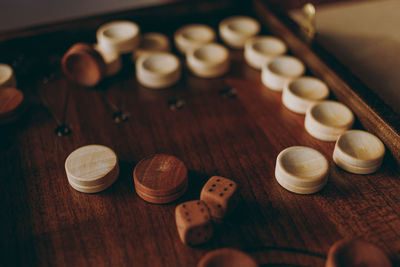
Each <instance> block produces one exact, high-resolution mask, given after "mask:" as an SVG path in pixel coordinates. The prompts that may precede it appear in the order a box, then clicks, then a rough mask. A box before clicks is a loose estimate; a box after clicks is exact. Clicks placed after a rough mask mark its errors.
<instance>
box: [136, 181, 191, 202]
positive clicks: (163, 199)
mask: <svg viewBox="0 0 400 267" xmlns="http://www.w3.org/2000/svg"><path fill="white" fill-rule="evenodd" d="M187 187H188V183H187V182H186V183H185V184H184V187H183V188H182V190H180V191H179V192H177V193H174V194H172V195H168V196H164V197H158V196H151V195H147V194H146V193H143V192H141V191H140V190H138V188H137V186H136V193H137V194H138V196H140V197H141V198H142V199H143V200H144V201H147V202H149V203H153V204H166V203H170V202H173V201H175V200H177V199H178V198H180V197H181V196H183V194H184V193H185V192H186V189H187Z"/></svg>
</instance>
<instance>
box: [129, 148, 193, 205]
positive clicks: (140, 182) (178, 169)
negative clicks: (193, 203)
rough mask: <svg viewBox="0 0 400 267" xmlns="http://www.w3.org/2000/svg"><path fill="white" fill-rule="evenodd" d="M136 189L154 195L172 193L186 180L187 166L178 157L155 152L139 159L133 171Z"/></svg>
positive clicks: (178, 189) (180, 187)
mask: <svg viewBox="0 0 400 267" xmlns="http://www.w3.org/2000/svg"><path fill="white" fill-rule="evenodd" d="M133 178H134V180H135V186H136V190H139V191H140V192H142V193H145V194H147V195H150V196H154V197H165V196H169V195H173V194H174V193H177V192H178V191H180V190H181V189H182V185H184V184H185V183H186V182H187V168H186V166H185V164H184V163H183V162H182V161H180V160H179V159H178V158H176V157H174V156H170V155H165V154H155V155H152V156H150V157H147V158H145V159H143V160H141V161H140V162H139V163H138V164H137V165H136V167H135V169H134V171H133Z"/></svg>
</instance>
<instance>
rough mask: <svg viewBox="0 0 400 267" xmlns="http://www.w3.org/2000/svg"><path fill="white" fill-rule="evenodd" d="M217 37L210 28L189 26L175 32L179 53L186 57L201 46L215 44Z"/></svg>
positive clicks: (201, 25)
mask: <svg viewBox="0 0 400 267" xmlns="http://www.w3.org/2000/svg"><path fill="white" fill-rule="evenodd" d="M216 37H217V35H216V33H215V31H214V29H213V28H211V27H210V26H207V25H204V24H188V25H185V26H183V27H181V28H179V29H178V30H177V31H176V32H175V34H174V42H175V46H176V48H177V49H178V51H179V52H181V53H182V54H184V55H185V54H186V53H187V52H189V51H191V50H193V49H195V48H197V47H199V46H202V45H205V44H208V43H211V42H214V41H215V40H216Z"/></svg>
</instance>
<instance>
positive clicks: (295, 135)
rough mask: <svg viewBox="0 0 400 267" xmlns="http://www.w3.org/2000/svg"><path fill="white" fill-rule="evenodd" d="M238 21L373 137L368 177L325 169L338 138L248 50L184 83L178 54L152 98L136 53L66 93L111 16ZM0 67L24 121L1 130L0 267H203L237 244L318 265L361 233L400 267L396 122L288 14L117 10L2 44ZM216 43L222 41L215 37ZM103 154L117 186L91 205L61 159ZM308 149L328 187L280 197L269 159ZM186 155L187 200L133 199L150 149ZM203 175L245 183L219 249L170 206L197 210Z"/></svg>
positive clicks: (163, 24)
mask: <svg viewBox="0 0 400 267" xmlns="http://www.w3.org/2000/svg"><path fill="white" fill-rule="evenodd" d="M232 15H246V16H250V17H253V18H254V19H256V20H257V21H258V22H260V24H261V26H262V27H261V34H263V35H275V36H277V37H279V38H281V39H282V40H283V41H284V42H285V43H286V45H287V46H288V54H289V55H293V56H296V57H298V58H299V59H301V60H302V61H303V62H304V64H305V65H306V75H309V76H315V77H317V78H319V79H321V80H323V81H325V82H326V84H327V85H328V87H329V89H330V90H331V93H330V96H329V98H330V99H332V100H338V101H341V102H343V103H344V104H346V105H347V106H348V107H349V108H350V109H351V110H352V111H353V113H354V115H355V118H356V119H355V122H354V126H353V128H354V129H365V130H367V131H369V132H371V133H373V134H374V135H376V136H378V137H379V138H380V139H381V140H382V141H383V143H384V144H385V147H386V154H385V158H384V160H383V164H382V166H381V167H380V168H379V169H378V171H376V172H374V173H372V174H366V175H357V174H352V173H349V172H346V171H344V170H343V169H341V168H339V167H337V166H336V164H335V163H334V162H333V160H332V154H333V151H334V147H335V142H325V141H320V140H318V139H315V138H314V137H312V136H311V135H310V134H308V133H307V131H306V130H305V128H304V115H299V114H296V113H293V112H291V111H290V110H288V109H287V108H286V107H285V106H284V105H283V104H282V100H281V97H282V93H281V92H276V91H273V90H269V89H268V88H266V87H265V86H264V85H263V83H262V81H261V77H260V71H259V70H256V69H254V68H252V67H250V66H249V65H248V64H246V62H245V60H244V57H243V50H240V49H230V54H231V67H230V70H229V72H228V73H227V74H226V75H224V76H221V77H217V78H211V79H205V78H200V77H197V76H195V75H193V74H192V72H191V71H189V70H188V68H187V66H186V65H185V59H184V56H182V55H181V54H179V52H178V51H177V50H176V48H173V50H172V52H173V53H174V54H176V55H177V56H178V57H179V59H180V61H181V62H182V64H183V68H182V76H181V78H180V80H179V81H178V83H177V84H176V85H173V86H172V87H169V88H167V89H163V90H151V89H149V88H146V87H145V86H142V85H141V84H140V83H138V81H137V79H136V76H135V68H134V65H133V63H132V61H131V58H130V56H129V57H126V56H125V57H124V58H123V69H122V71H121V72H120V73H119V74H117V75H116V76H114V77H109V78H106V79H104V80H103V81H102V82H101V83H99V84H98V85H97V86H95V87H94V88H86V87H82V86H79V85H76V84H73V83H71V82H70V81H69V80H68V79H66V78H65V77H64V75H63V73H62V71H61V67H60V64H61V63H60V62H61V58H62V56H63V54H64V53H65V52H66V51H67V50H68V48H69V47H70V46H71V45H72V44H74V43H77V42H88V43H95V42H96V30H97V28H98V27H99V26H100V25H102V24H104V23H106V22H109V21H113V20H130V21H134V22H136V23H137V24H138V25H139V26H140V29H141V31H142V32H143V33H146V32H162V33H164V34H166V35H167V36H168V37H169V38H170V40H171V42H172V41H173V34H174V32H175V31H176V30H177V29H178V28H179V27H181V26H183V25H186V24H189V23H201V24H206V25H208V26H211V27H212V28H213V29H216V30H217V29H218V24H219V23H220V21H221V20H223V19H224V18H226V17H229V16H232ZM0 40H2V41H1V43H0V62H4V63H7V64H9V65H11V66H13V68H14V70H15V73H16V77H17V87H18V88H19V89H20V90H21V91H22V92H23V93H24V102H25V106H26V110H25V112H24V113H23V115H22V116H21V117H20V118H19V119H18V120H16V121H15V122H13V123H9V124H6V125H2V126H1V132H0V135H1V138H0V148H1V153H0V173H1V178H0V182H1V186H0V203H1V209H2V212H1V217H2V218H1V231H0V232H1V241H0V244H1V255H2V256H1V260H0V262H2V265H4V266H14V265H22V266H36V265H50V266H55V265H57V266H99V265H100V266H103V265H111V266H132V265H133V266H196V265H197V263H198V262H199V261H200V259H201V258H202V256H203V255H205V254H206V253H207V252H209V251H212V250H214V249H218V248H225V247H231V248H236V249H240V250H242V251H244V252H247V253H248V254H249V255H251V256H252V257H253V258H254V259H255V260H256V261H257V262H258V264H260V265H262V266H324V264H325V259H326V255H327V252H328V250H329V248H330V247H331V245H332V244H333V243H334V242H336V241H338V240H340V239H343V238H360V239H363V240H366V241H369V242H371V243H374V244H376V245H377V246H379V247H380V248H381V249H382V250H383V251H385V252H386V253H387V254H388V255H389V257H390V258H391V260H392V262H393V264H394V265H396V264H399V263H400V201H399V200H400V180H399V177H400V175H399V174H400V172H399V168H398V162H399V161H400V145H399V144H400V138H399V129H400V128H399V115H398V114H396V113H394V112H392V111H391V110H390V108H388V107H387V106H386V105H385V104H383V102H382V101H381V100H380V99H378V98H376V97H375V96H374V95H373V94H372V93H371V92H370V91H369V90H368V89H367V88H365V87H364V86H363V85H362V84H361V83H360V82H359V81H358V80H357V79H355V78H354V77H353V76H352V75H351V74H349V73H348V72H346V69H344V68H343V67H342V66H341V65H340V64H339V63H338V62H337V61H335V59H334V58H332V57H331V56H330V55H329V54H327V53H326V52H325V51H324V49H322V48H321V47H320V46H319V45H318V44H317V43H307V42H305V41H303V40H302V39H301V37H300V34H299V29H298V28H297V27H296V25H295V24H294V23H293V22H292V21H290V19H289V18H288V17H287V16H286V15H284V14H282V13H280V12H279V11H277V10H276V9H275V8H274V7H273V6H270V5H269V4H268V3H267V2H264V1H262V0H254V1H252V2H248V3H247V2H246V3H242V2H235V1H232V2H230V1H194V2H192V1H189V2H182V3H175V4H168V5H165V6H157V7H151V8H144V9H137V10H132V11H123V12H118V13H114V14H107V15H102V16H97V17H91V18H85V19H81V20H75V21H70V22H66V23H60V24H56V25H50V26H45V27H40V28H36V29H32V30H27V31H21V32H15V33H10V34H4V35H2V36H1V37H0ZM217 41H218V43H222V41H221V39H219V38H218V39H217ZM90 144H99V145H104V146H107V147H109V148H111V149H112V150H113V151H115V153H116V155H118V160H119V161H118V163H119V176H118V179H117V180H116V181H115V182H114V183H113V184H112V185H111V186H110V187H109V188H108V189H106V190H104V191H102V192H98V193H95V194H84V193H81V192H78V191H76V190H74V189H73V188H72V187H71V186H70V185H69V183H68V179H67V174H66V171H65V161H66V158H67V157H68V155H70V153H71V152H72V151H74V150H75V149H77V148H79V147H81V146H85V145H90ZM290 146H308V147H311V148H313V149H316V150H318V151H319V152H321V154H322V155H323V156H324V157H325V158H326V159H327V162H328V167H329V176H328V181H327V184H326V185H325V187H324V188H323V189H322V190H321V191H319V192H317V193H314V194H309V195H302V194H295V193H292V192H289V191H288V190H286V189H284V188H283V187H282V186H280V184H279V183H278V182H277V180H276V179H275V165H276V159H277V156H278V154H279V153H280V152H281V151H282V150H284V149H285V148H287V147H290ZM158 153H162V154H169V155H173V156H175V157H177V158H179V159H180V160H181V161H182V162H183V163H184V164H185V166H186V167H187V170H188V175H187V178H188V185H187V190H186V192H185V193H184V194H183V196H182V197H181V198H179V199H178V200H175V201H174V202H172V203H168V204H161V205H157V204H151V203H149V202H146V201H144V200H143V199H142V198H140V197H139V196H138V195H137V193H136V191H135V182H134V178H133V170H134V168H135V166H136V164H137V163H138V162H139V161H140V160H142V159H143V158H145V157H148V156H150V155H152V154H158ZM212 176H222V177H228V178H229V179H232V180H234V181H235V182H236V183H237V184H238V192H239V195H238V205H237V207H236V209H235V210H234V211H233V213H232V215H231V216H230V217H229V219H227V220H225V221H224V222H223V223H219V224H215V226H214V235H213V237H212V239H211V240H210V241H209V242H207V243H204V244H202V245H199V246H187V245H185V244H183V243H182V242H181V240H180V238H179V235H178V232H177V227H176V222H175V208H176V206H177V205H178V204H181V203H183V202H185V201H190V200H197V199H199V197H200V192H201V190H202V187H203V185H204V184H205V183H206V182H207V180H208V179H209V178H210V177H212Z"/></svg>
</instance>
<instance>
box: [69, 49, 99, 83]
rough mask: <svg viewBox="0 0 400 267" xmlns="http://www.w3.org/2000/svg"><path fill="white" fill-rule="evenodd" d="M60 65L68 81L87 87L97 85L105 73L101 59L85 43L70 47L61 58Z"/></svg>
mask: <svg viewBox="0 0 400 267" xmlns="http://www.w3.org/2000/svg"><path fill="white" fill-rule="evenodd" d="M61 64H62V70H63V72H64V74H65V75H66V76H67V77H68V79H70V80H71V81H73V82H76V83H77V84H80V85H83V86H88V87H92V86H95V85H96V84H97V83H99V82H100V80H101V79H102V78H103V77H104V75H105V71H106V65H105V62H104V59H103V57H102V56H101V55H100V54H99V52H97V51H96V50H95V49H94V48H93V46H91V45H89V44H86V43H76V44H74V45H73V46H71V48H70V49H69V50H68V51H67V53H65V55H64V56H63V58H62V61H61Z"/></svg>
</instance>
